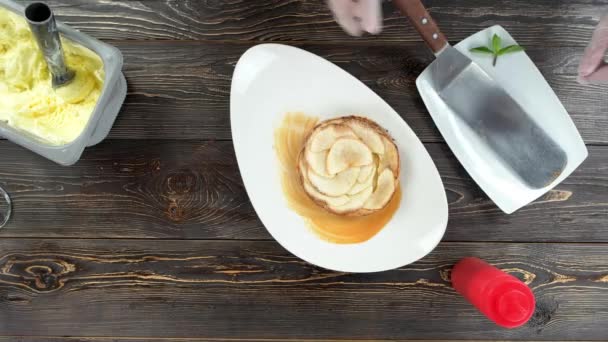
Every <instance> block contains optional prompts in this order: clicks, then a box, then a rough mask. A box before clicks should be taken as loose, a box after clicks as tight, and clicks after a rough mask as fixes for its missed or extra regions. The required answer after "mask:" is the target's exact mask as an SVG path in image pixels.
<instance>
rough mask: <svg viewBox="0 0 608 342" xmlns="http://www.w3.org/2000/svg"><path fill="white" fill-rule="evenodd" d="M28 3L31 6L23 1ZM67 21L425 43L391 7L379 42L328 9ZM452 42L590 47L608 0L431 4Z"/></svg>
mask: <svg viewBox="0 0 608 342" xmlns="http://www.w3.org/2000/svg"><path fill="white" fill-rule="evenodd" d="M20 2H22V3H27V2H28V1H27V0H21V1H20ZM47 2H48V3H49V4H50V5H51V6H53V8H55V11H56V12H57V14H58V17H59V19H60V20H62V21H64V22H66V23H67V24H69V25H72V26H74V27H75V28H78V29H80V30H82V31H83V32H86V33H89V34H91V35H93V36H95V37H99V38H101V39H135V40H150V39H162V40H167V39H169V40H256V41H332V42H337V41H340V42H344V41H348V42H371V43H386V42H395V43H401V42H405V41H409V42H411V41H416V42H419V41H420V37H419V36H418V34H417V33H415V31H414V30H413V29H412V28H411V27H410V26H409V24H408V23H407V21H406V20H405V19H403V18H402V17H400V16H399V15H398V13H397V12H396V11H395V10H394V9H393V8H392V5H391V4H390V3H387V4H386V5H385V6H384V7H385V12H386V20H385V21H384V26H385V27H384V32H383V33H382V35H380V36H366V37H362V38H350V37H348V36H347V35H346V34H345V33H344V32H343V31H342V30H341V29H340V27H339V26H338V25H337V24H336V23H335V22H334V21H333V18H332V15H331V14H330V12H329V10H328V9H327V6H326V5H325V1H321V0H318V1H317V0H315V1H306V0H290V1H285V0H256V1H248V0H233V1H220V0H208V1H199V0H179V1H173V0H142V1H134V0H113V1H103V2H102V1H90V0H49V1H47ZM425 5H426V6H427V7H428V8H429V11H430V12H431V14H432V15H433V16H434V18H435V19H436V20H437V21H438V23H439V24H440V27H441V29H442V30H443V31H444V33H445V34H446V36H447V37H448V38H449V39H450V40H451V41H453V42H458V41H460V40H462V39H464V38H465V37H467V36H469V35H471V34H473V33H475V32H477V31H480V30H482V29H484V28H486V27H488V26H491V25H495V24H500V25H503V26H504V27H505V28H507V30H509V31H510V32H511V33H513V35H514V36H515V37H517V38H518V39H519V40H521V42H522V43H524V44H530V43H532V44H536V45H540V44H542V45H543V46H546V45H559V46H585V45H586V42H587V41H588V40H589V37H590V36H591V32H592V30H593V28H594V27H595V25H596V24H597V22H598V20H599V17H600V15H601V14H602V13H601V10H598V9H601V8H602V6H606V5H608V1H606V0H535V1H527V0H508V1H496V0H451V1H445V0H426V1H425Z"/></svg>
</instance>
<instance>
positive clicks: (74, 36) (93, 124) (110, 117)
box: [0, 0, 127, 166]
mask: <svg viewBox="0 0 608 342" xmlns="http://www.w3.org/2000/svg"><path fill="white" fill-rule="evenodd" d="M0 6H2V7H4V8H6V9H9V10H11V11H13V12H15V13H17V14H19V15H21V16H23V11H24V8H25V7H24V6H22V5H20V4H17V3H15V2H13V1H10V0H0ZM24 20H25V18H24ZM57 28H58V29H59V32H60V33H61V34H62V35H63V37H65V38H67V39H69V40H72V41H74V42H76V43H78V44H80V45H82V46H84V47H86V48H88V49H90V50H91V51H93V52H95V53H96V54H97V55H99V57H100V58H101V59H102V61H103V66H104V71H105V80H104V84H103V88H102V90H101V95H100V96H99V99H98V101H97V104H96V105H95V108H94V109H93V113H92V114H91V117H90V119H89V122H88V123H87V125H86V126H85V128H84V130H83V131H82V132H81V133H80V135H79V136H78V138H76V139H75V140H74V141H72V142H70V143H68V144H65V145H59V146H54V145H49V144H47V143H45V142H44V141H43V140H41V139H40V138H38V137H36V136H35V135H33V134H30V133H28V132H25V131H23V130H19V129H16V128H14V127H11V126H9V125H8V124H7V123H6V122H2V121H0V136H2V137H4V138H6V139H8V140H10V141H12V142H14V143H16V144H18V145H21V146H23V147H25V148H27V149H29V150H31V151H33V152H35V153H37V154H39V155H41V156H43V157H45V158H47V159H50V160H52V161H54V162H56V163H58V164H61V165H66V166H67V165H72V164H74V163H76V162H77V161H78V159H80V156H81V155H82V152H83V151H84V149H85V147H88V146H93V145H96V144H98V143H100V142H101V141H102V140H103V139H105V138H106V137H107V135H108V133H110V129H111V128H112V125H113V124H114V120H115V119H116V116H117V115H118V112H119V111H120V107H121V106H122V103H123V102H124V99H125V96H126V95H127V81H126V80H125V77H124V76H123V75H122V73H121V69H122V63H123V59H122V53H121V52H120V50H118V49H117V48H115V47H113V46H111V45H108V44H105V43H103V42H101V41H99V40H97V39H95V38H92V37H90V36H88V35H86V34H84V33H82V32H79V31H77V30H75V29H73V28H70V27H69V26H67V25H64V24H62V23H61V22H57Z"/></svg>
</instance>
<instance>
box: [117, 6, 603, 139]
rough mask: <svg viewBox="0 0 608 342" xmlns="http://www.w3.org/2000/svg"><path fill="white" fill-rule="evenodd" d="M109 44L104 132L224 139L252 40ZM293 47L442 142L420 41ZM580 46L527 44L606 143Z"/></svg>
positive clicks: (592, 134) (576, 116) (566, 100)
mask: <svg viewBox="0 0 608 342" xmlns="http://www.w3.org/2000/svg"><path fill="white" fill-rule="evenodd" d="M607 8H608V6H607ZM116 46H117V47H119V48H120V49H121V50H122V52H123V53H124V55H125V67H124V73H125V75H126V77H127V80H128V82H129V95H128V97H127V99H126V101H125V105H124V106H123V110H122V112H121V114H120V115H119V117H118V119H117V121H116V124H115V126H114V128H113V129H112V131H111V133H110V138H124V139H220V140H221V139H230V138H231V134H230V115H229V102H230V80H231V77H232V73H233V71H234V66H235V65H236V62H237V61H238V58H239V57H240V55H241V54H242V53H243V52H245V51H246V50H247V49H248V48H249V47H251V46H252V45H250V44H217V43H199V42H180V43H177V42H172V43H163V42H150V43H141V42H137V43H133V42H119V43H116ZM298 46H300V47H302V48H304V49H306V50H309V51H311V52H313V53H317V54H319V55H321V56H323V57H325V58H327V59H328V60H330V61H332V62H334V63H336V64H337V65H339V66H340V67H342V68H343V69H345V70H346V71H348V72H349V73H351V74H353V75H354V76H355V77H357V78H358V79H360V80H361V81H363V82H364V83H365V84H367V85H368V86H369V87H370V88H371V89H373V90H374V91H375V92H376V93H378V94H379V95H380V96H381V97H382V98H383V99H385V100H386V101H387V102H388V103H389V104H390V105H391V106H392V107H393V108H394V109H395V110H396V111H397V112H398V113H400V114H401V116H402V117H403V118H404V119H405V120H406V122H407V123H408V124H409V125H410V126H411V127H412V128H413V129H414V131H415V132H416V134H417V135H418V136H419V137H420V139H421V140H422V141H425V142H442V141H443V138H442V137H441V135H440V134H439V132H438V131H437V129H436V128H435V125H434V123H433V120H432V119H431V118H430V116H429V114H428V112H427V110H426V108H425V107H424V104H423V103H422V100H421V98H420V96H419V95H418V92H417V90H416V85H415V80H416V77H418V75H419V74H420V72H422V70H424V68H425V67H426V65H428V64H429V63H430V62H431V61H432V60H433V57H432V55H431V54H430V53H429V52H428V51H427V50H426V48H425V47H424V46H423V45H422V43H408V44H403V45H399V46H392V47H386V46H366V47H359V46H340V45H310V44H304V45H298ZM582 52H583V49H582V48H572V47H551V48H546V47H540V46H539V47H535V46H531V47H529V48H528V54H529V55H530V57H531V58H532V60H534V62H536V63H537V65H538V66H539V69H540V71H541V72H542V73H543V75H544V76H545V77H546V78H547V81H548V82H549V84H550V85H551V86H552V87H553V88H554V90H555V92H556V94H557V95H558V97H559V98H560V99H561V100H562V102H563V104H564V106H565V107H566V109H567V110H568V111H569V113H570V115H571V117H572V119H573V120H574V122H575V124H576V125H577V127H578V129H579V130H580V132H581V134H582V136H583V138H584V139H585V141H586V142H587V143H593V144H608V116H607V115H606V113H608V95H606V94H608V85H603V86H602V85H586V86H582V85H579V84H578V83H577V82H576V75H577V68H578V63H579V59H580V56H581V54H582ZM498 67H501V65H500V64H499V65H498ZM502 67H507V66H504V65H503V66H502Z"/></svg>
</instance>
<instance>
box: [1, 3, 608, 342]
mask: <svg viewBox="0 0 608 342" xmlns="http://www.w3.org/2000/svg"><path fill="white" fill-rule="evenodd" d="M20 2H22V3H28V2H29V1H25V0H23V1H20ZM48 3H49V4H50V5H51V6H52V7H53V8H55V10H56V13H57V14H58V16H59V18H60V20H64V21H65V22H66V23H68V24H70V25H73V26H74V27H76V28H78V29H80V30H82V31H84V32H86V33H89V34H91V35H93V36H95V37H98V38H100V39H104V40H107V41H108V42H109V43H111V44H113V45H115V46H117V47H118V48H120V49H121V51H123V54H124V56H125V66H124V73H125V75H126V76H127V79H128V82H129V94H128V97H127V99H126V102H125V105H124V106H123V110H122V112H121V114H120V116H119V118H118V120H117V122H116V124H115V126H114V128H113V130H112V132H111V133H110V137H109V139H108V140H107V141H105V142H104V143H102V144H100V145H99V146H96V147H94V148H90V149H87V150H86V151H85V154H84V156H83V159H82V160H81V161H80V162H79V163H78V164H76V165H75V166H72V167H69V168H64V167H60V166H57V165H54V164H52V163H51V162H49V161H46V160H44V159H42V158H41V157H38V156H36V155H34V154H32V153H30V152H27V151H25V150H23V149H21V148H20V147H17V146H16V145H14V144H11V143H9V142H7V141H4V140H2V141H0V186H3V187H5V188H7V190H8V191H9V192H10V194H11V195H12V197H13V199H14V204H15V212H14V217H13V219H12V221H11V222H10V224H9V225H8V226H7V227H5V228H3V229H2V230H0V307H1V308H2V309H0V342H5V341H11V342H42V341H44V342H59V341H62V342H75V341H80V342H85V341H86V342H101V341H104V342H107V341H122V342H125V341H128V342H136V341H162V342H169V341H185V342H194V341H245V340H255V341H285V340H288V339H295V340H299V341H311V340H315V339H316V340H324V341H325V340H327V341H329V340H332V341H338V340H352V339H368V340H377V339H390V340H403V341H405V340H418V341H421V340H446V341H447V340H448V339H452V340H462V339H477V340H480V341H481V340H496V339H500V340H524V339H525V340H538V341H547V340H551V341H555V340H606V339H607V338H608V327H607V326H606V324H605V322H606V321H607V320H608V310H606V307H608V296H606V294H607V293H608V268H607V266H606V265H607V264H608V248H607V247H608V230H607V229H605V228H606V227H607V222H608V201H607V199H608V198H607V196H608V174H607V173H606V170H608V117H607V116H606V115H605V113H607V112H608V95H607V94H608V86H606V85H604V86H597V85H594V86H593V85H590V86H581V85H579V84H578V83H576V73H577V72H576V71H577V67H578V62H579V60H580V56H581V54H582V52H583V49H584V47H585V46H586V44H587V42H588V40H589V38H590V36H591V32H592V30H593V28H594V27H595V25H596V24H597V22H598V19H599V17H600V15H601V14H602V9H608V0H572V1H568V0H558V1H554V0H537V1H525V0H507V1H496V0H452V1H441V0H425V4H426V5H427V6H428V7H429V9H430V11H431V13H432V14H433V16H434V17H435V18H436V19H437V20H438V22H439V23H440V25H441V27H442V28H443V31H444V33H445V34H446V35H447V36H448V37H449V39H450V40H451V41H452V42H454V43H455V42H458V41H460V40H461V39H463V38H465V37H466V36H468V35H470V34H472V33H474V32H476V31H479V30H481V29H483V28H486V27H488V26H491V25H494V24H500V25H503V26H504V27H505V28H506V29H507V30H509V31H510V32H511V33H512V35H513V36H514V37H515V38H516V39H517V40H518V41H519V43H520V44H522V45H524V46H525V47H526V48H527V52H528V54H529V55H530V57H531V58H532V60H533V61H534V62H535V63H537V65H538V67H539V69H540V70H541V72H542V73H543V75H544V76H545V77H546V78H547V80H548V82H549V84H550V85H551V86H552V87H553V88H554V89H555V91H556V93H557V95H558V97H560V99H561V100H562V102H563V103H564V106H565V107H566V109H567V110H568V111H569V112H570V114H571V117H572V118H573V121H574V122H575V124H576V125H577V127H578V128H579V130H580V132H581V134H582V136H583V137H584V139H585V141H586V142H587V143H588V144H589V145H591V146H589V151H590V156H589V158H588V160H587V161H586V162H585V163H584V164H583V165H582V166H581V167H580V168H579V170H577V171H576V172H575V173H574V174H573V175H572V176H570V177H569V178H568V179H567V180H566V181H565V182H563V183H562V184H560V185H559V186H558V187H557V188H556V189H555V190H553V191H551V192H549V193H548V194H547V195H545V196H543V197H542V198H541V199H539V200H538V201H537V202H536V203H534V204H532V205H530V206H527V207H525V208H524V209H521V210H519V211H518V212H517V213H515V214H513V215H505V214H503V213H502V212H500V210H499V209H497V208H496V206H495V205H494V204H493V203H492V202H491V201H490V200H489V199H488V198H487V197H486V196H485V195H484V194H483V192H482V191H481V190H480V189H479V188H478V187H477V186H476V185H475V183H474V182H473V181H472V180H471V179H470V177H469V176H468V175H467V174H466V172H465V171H464V170H463V169H462V167H461V166H460V165H459V164H458V162H457V161H456V160H455V158H454V156H453V155H452V154H451V152H450V151H449V149H448V148H447V146H446V145H445V144H443V139H442V138H441V136H440V135H439V133H438V132H437V130H436V129H435V127H434V124H433V122H432V120H431V119H430V117H429V116H428V114H427V112H426V110H425V108H424V105H423V104H422V102H421V100H420V98H419V96H418V95H417V92H416V90H415V84H414V81H415V78H416V77H417V75H418V74H419V73H420V72H421V71H422V70H423V69H424V67H425V66H426V65H428V63H429V62H430V61H431V60H432V56H431V55H430V54H429V53H428V51H427V50H426V48H425V47H424V46H423V44H422V42H421V40H420V38H419V37H418V35H417V34H416V33H415V32H414V31H413V30H412V29H411V28H410V26H409V24H407V22H406V21H405V20H404V19H402V18H400V17H399V16H398V14H397V13H396V12H395V11H394V10H393V9H392V8H391V5H390V3H388V2H386V3H385V5H384V7H385V8H384V10H385V12H386V17H387V19H386V20H385V21H384V23H385V26H386V27H385V29H384V32H383V33H382V34H381V35H378V36H369V35H368V36H364V37H361V38H352V37H348V36H347V35H346V34H344V33H343V32H342V30H341V29H340V28H339V26H338V25H337V24H336V23H335V22H334V21H333V19H332V17H331V14H330V13H329V11H328V10H327V8H326V5H325V2H324V1H322V0H318V1H307V0H289V1H284V0H259V1H257V0H256V1H246V0H233V1H219V0H207V1H199V0H179V1H176V0H140V1H135V0H114V1H91V0H49V1H48ZM271 41H274V42H285V43H288V44H290V45H295V46H299V47H302V48H304V49H306V50H309V51H311V52H313V53H317V54H319V55H321V56H323V57H325V58H327V59H328V60H330V61H332V62H334V63H336V64H337V65H339V66H340V67H342V68H344V69H345V70H346V71H348V72H350V73H351V74H353V75H354V76H355V77H357V78H359V79H360V80H362V81H363V82H364V83H365V84H367V85H368V86H369V87H370V88H372V89H373V90H374V91H376V92H377V93H378V94H379V95H380V96H381V97H383V98H384V99H385V100H386V101H387V102H388V103H389V104H390V105H391V106H393V107H394V108H395V109H396V110H397V112H399V113H400V114H401V115H402V117H403V118H404V119H405V120H406V121H407V122H408V124H409V125H410V126H411V127H412V128H413V129H414V131H415V132H416V133H417V134H418V136H419V137H420V138H421V140H423V141H424V142H425V143H426V144H425V146H426V148H427V149H428V150H429V152H430V154H431V156H432V158H433V160H434V161H435V163H436V164H437V167H438V169H439V172H440V174H441V176H442V179H443V181H444V185H445V187H446V192H447V195H448V201H449V202H450V222H449V225H448V230H447V232H446V235H445V237H444V242H442V243H441V244H440V246H439V247H438V248H437V249H436V250H435V251H433V252H432V253H431V254H430V255H429V256H427V257H425V258H424V259H422V260H421V261H419V262H417V263H415V264H413V265H409V266H406V267H403V268H400V269H397V270H393V271H388V272H382V273H377V274H344V273H338V272H333V271H328V270H323V269H320V268H317V267H314V266H312V265H310V264H307V263H306V262H303V261H301V260H299V259H297V258H295V257H293V256H291V255H290V254H289V253H288V252H287V251H285V250H283V249H282V248H281V247H280V246H279V245H278V244H277V243H276V242H274V241H271V237H270V236H269V234H268V233H267V232H266V230H265V229H264V227H263V226H262V224H261V223H260V221H259V220H258V219H257V217H256V215H255V212H254V211H253V208H252V207H251V204H250V203H249V200H248V197H247V195H246V193H245V190H244V187H243V184H242V180H241V178H240V174H239V171H238V167H237V165H236V161H235V157H234V152H233V148H232V143H231V142H230V139H231V136H230V126H229V93H230V80H231V77H232V73H233V70H234V66H235V64H236V62H237V60H238V58H239V56H240V55H241V54H242V53H243V52H244V51H245V50H246V49H248V48H249V47H251V46H253V45H255V44H258V43H260V42H271ZM499 67H500V66H499ZM406 172H407V170H406ZM469 255H474V256H478V257H481V258H484V259H486V260H488V261H489V262H492V263H495V264H497V265H498V266H499V267H501V268H503V269H506V270H507V271H508V272H510V273H512V274H514V275H516V276H517V277H519V278H520V279H522V280H524V281H526V282H527V283H528V284H529V285H530V286H531V287H532V288H533V290H534V292H535V294H536V296H537V300H538V305H537V311H536V313H535V315H534V316H533V318H532V320H531V321H530V322H529V323H528V324H527V325H526V326H524V327H523V328H521V329H516V330H505V329H501V328H498V327H497V326H495V325H493V324H491V323H489V322H488V321H487V320H486V319H485V318H483V317H482V316H481V315H480V314H479V313H478V312H477V311H475V309H474V308H472V307H471V306H470V305H469V304H467V303H466V302H465V301H464V299H462V297H460V296H459V295H457V294H456V293H455V292H454V290H453V289H452V288H451V287H450V286H449V285H450V283H449V274H450V268H451V266H452V265H453V264H454V263H455V262H456V261H457V260H459V259H460V258H461V257H464V256H469Z"/></svg>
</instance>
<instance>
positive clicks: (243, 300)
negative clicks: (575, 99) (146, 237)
mask: <svg viewBox="0 0 608 342" xmlns="http://www.w3.org/2000/svg"><path fill="white" fill-rule="evenodd" d="M607 247H608V246H607V245H605V244H521V243H518V244H510V243H495V244H491V243H443V244H441V245H440V246H439V247H438V248H437V249H436V250H435V251H434V252H433V253H431V254H430V255H429V256H427V257H426V258H424V259H423V260H421V261H419V262H416V263H414V264H412V265H410V266H406V267H403V268H400V269H397V270H393V271H388V272H382V273H376V274H344V273H339V272H333V271H327V270H323V269H319V268H316V267H313V266H311V265H309V264H307V263H305V262H303V261H301V260H299V259H297V258H295V257H293V256H291V255H289V253H287V252H286V251H284V250H283V249H281V248H280V247H279V246H278V244H277V243H275V242H262V241H257V242H256V241H215V242H213V241H139V240H112V241H105V240H61V239H52V240H36V241H34V240H23V239H19V240H14V239H2V240H0V304H1V305H2V310H0V330H1V331H2V333H3V334H5V335H9V336H10V335H28V336H39V335H42V336H98V337H111V336H116V335H119V336H123V337H142V338H144V337H148V336H155V337H173V338H186V337H204V338H260V339H261V338H271V339H272V338H275V339H284V340H287V339H289V338H302V339H305V338H318V339H343V338H349V337H353V336H357V337H359V338H367V339H376V338H378V339H393V338H394V339H408V338H412V339H444V338H445V339H448V338H452V339H465V338H468V339H522V338H534V339H537V340H555V339H564V340H570V339H577V338H578V339H584V338H586V339H591V340H593V339H598V340H599V339H603V338H605V337H606V336H608V328H607V327H606V326H605V324H603V322H606V320H608V311H607V310H606V307H607V306H608V296H606V293H608V268H607V267H606V260H607V258H608V248H607ZM468 255H476V256H479V257H482V258H484V259H486V260H488V261H489V262H492V263H494V264H496V265H497V266H498V267H500V268H503V269H506V270H508V272H510V273H512V274H514V275H516V276H517V277H519V278H520V279H522V280H524V281H526V282H527V283H528V284H529V286H530V287H531V288H532V289H533V291H534V292H535V295H536V298H537V309H536V312H535V314H534V316H533V318H532V320H531V321H530V322H529V323H528V324H527V325H526V326H525V327H523V328H521V329H515V330H509V329H501V328H499V327H497V326H495V325H494V324H492V323H490V322H489V321H487V320H486V319H485V318H483V317H482V316H481V315H480V314H479V313H477V312H476V311H475V309H474V308H472V307H471V306H470V305H469V304H467V303H466V302H465V301H464V299H463V298H462V297H460V296H459V295H458V294H456V293H455V292H454V290H453V289H452V288H451V287H450V286H449V284H450V283H449V274H450V268H451V266H452V265H453V264H454V263H455V262H456V261H457V260H459V259H460V258H462V257H464V256H468ZM421 313H424V314H421ZM25 327H27V328H25Z"/></svg>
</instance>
